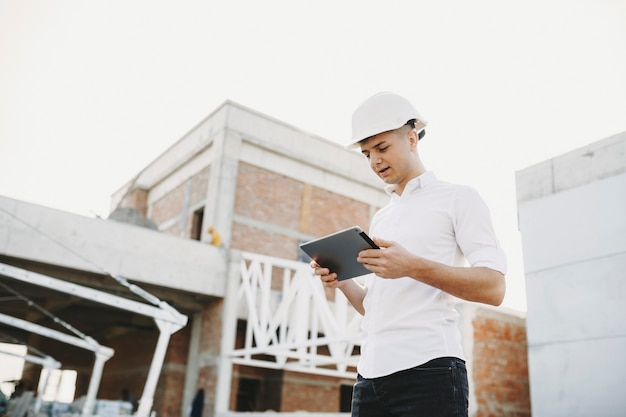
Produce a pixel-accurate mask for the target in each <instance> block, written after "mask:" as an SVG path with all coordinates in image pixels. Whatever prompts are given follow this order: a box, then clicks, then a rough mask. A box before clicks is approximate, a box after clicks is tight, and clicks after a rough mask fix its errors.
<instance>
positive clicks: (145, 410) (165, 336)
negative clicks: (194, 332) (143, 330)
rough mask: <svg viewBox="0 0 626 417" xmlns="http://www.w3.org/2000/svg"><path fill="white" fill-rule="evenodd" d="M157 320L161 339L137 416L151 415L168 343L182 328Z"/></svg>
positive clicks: (158, 342) (145, 416) (155, 351)
mask: <svg viewBox="0 0 626 417" xmlns="http://www.w3.org/2000/svg"><path fill="white" fill-rule="evenodd" d="M155 321H156V324H157V326H158V327H159V330H160V332H161V333H160V334H159V340H158V341H157V345H156V349H155V350H154V356H153V357H152V363H151V364H150V371H148V378H147V379H146V385H145V386H144V388H143V393H142V394H141V399H140V400H139V407H138V408H137V413H136V416H137V417H148V416H149V415H150V410H151V409H152V404H153V402H154V392H155V391H156V386H157V382H158V381H159V376H160V374H161V369H162V368H163V361H164V360H165V353H166V352H167V345H168V344H169V342H170V336H171V335H172V333H174V332H176V331H178V330H179V329H180V328H181V326H179V325H176V324H173V323H170V322H166V321H163V320H159V319H155Z"/></svg>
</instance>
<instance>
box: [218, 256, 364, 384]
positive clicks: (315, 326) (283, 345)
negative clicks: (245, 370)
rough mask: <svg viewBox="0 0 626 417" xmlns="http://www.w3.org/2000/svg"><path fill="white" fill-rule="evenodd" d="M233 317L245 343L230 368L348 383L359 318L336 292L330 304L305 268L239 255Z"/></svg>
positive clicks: (352, 370) (233, 356)
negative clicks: (241, 325)
mask: <svg viewBox="0 0 626 417" xmlns="http://www.w3.org/2000/svg"><path fill="white" fill-rule="evenodd" d="M239 276H240V280H239V286H238V289H237V293H236V294H237V296H236V302H237V311H238V315H239V316H240V317H242V316H243V317H244V318H245V319H246V330H245V342H244V347H243V348H241V349H234V350H233V351H232V352H231V353H230V355H229V356H230V357H231V359H232V362H233V363H238V364H244V365H250V366H256V367H264V368H275V369H286V370H290V371H297V372H306V373H312V374H320V375H329V376H337V377H346V378H354V377H355V376H356V364H357V361H358V354H355V353H354V351H355V347H356V346H359V345H360V340H361V337H362V336H361V334H360V332H359V329H360V323H361V316H360V315H359V314H358V313H356V311H355V310H354V309H353V308H352V307H351V306H350V305H349V303H348V300H347V299H346V297H345V296H344V295H343V293H342V292H341V291H339V290H333V291H334V294H332V295H333V296H334V297H333V298H334V300H333V301H329V300H328V298H327V295H326V294H327V293H326V291H325V289H324V287H323V286H322V284H321V282H320V280H319V278H318V277H316V276H315V275H314V274H313V272H312V270H311V268H310V266H309V265H308V264H306V263H302V262H295V261H289V260H284V259H279V258H274V257H269V256H263V255H259V254H254V253H249V252H243V253H242V256H241V261H240V274H239ZM357 350H358V349H357Z"/></svg>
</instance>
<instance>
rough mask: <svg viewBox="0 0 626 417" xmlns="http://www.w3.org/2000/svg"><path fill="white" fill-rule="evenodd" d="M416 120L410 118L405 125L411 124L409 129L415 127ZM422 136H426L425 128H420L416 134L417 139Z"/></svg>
mask: <svg viewBox="0 0 626 417" xmlns="http://www.w3.org/2000/svg"><path fill="white" fill-rule="evenodd" d="M416 121H417V120H416V119H411V120H409V121H408V122H406V124H407V125H409V126H411V129H415V122H416ZM424 136H426V129H422V130H421V131H420V132H419V133H418V135H417V137H418V140H421V139H422V138H423V137H424Z"/></svg>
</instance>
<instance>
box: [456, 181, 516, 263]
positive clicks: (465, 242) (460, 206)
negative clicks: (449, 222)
mask: <svg viewBox="0 0 626 417" xmlns="http://www.w3.org/2000/svg"><path fill="white" fill-rule="evenodd" d="M453 204H454V206H453V225H454V232H455V236H456V241H457V244H458V245H459V248H460V249H461V251H462V252H463V255H465V257H466V258H467V261H468V262H469V264H470V266H483V267H487V268H490V269H494V270H496V271H499V272H501V273H503V274H506V270H507V263H506V256H505V254H504V251H503V250H502V247H501V246H500V243H499V242H498V239H497V238H496V234H495V231H494V229H493V223H492V221H491V214H490V212H489V208H488V207H487V205H486V204H485V202H484V200H483V199H482V197H481V196H480V195H479V194H478V192H477V191H476V190H474V189H473V188H471V187H461V188H460V189H459V191H458V192H457V194H456V198H455V199H454V203H453Z"/></svg>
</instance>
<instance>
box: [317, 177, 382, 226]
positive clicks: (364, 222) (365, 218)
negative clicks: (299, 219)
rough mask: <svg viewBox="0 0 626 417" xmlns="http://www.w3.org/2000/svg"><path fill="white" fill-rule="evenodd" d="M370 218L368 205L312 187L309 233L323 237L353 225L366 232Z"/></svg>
mask: <svg viewBox="0 0 626 417" xmlns="http://www.w3.org/2000/svg"><path fill="white" fill-rule="evenodd" d="M370 217H371V216H370V205H369V204H365V203H362V202H360V201H356V200H353V199H351V198H348V197H345V196H342V195H339V194H336V193H333V192H330V191H327V190H323V189H321V188H317V187H313V192H312V198H311V214H310V218H309V221H308V232H309V233H311V234H314V235H316V236H323V235H327V234H329V233H334V232H336V231H337V230H341V229H345V228H347V227H350V226H354V225H359V226H361V228H362V229H363V230H365V231H367V230H368V227H369V224H370V220H371V219H370Z"/></svg>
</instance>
